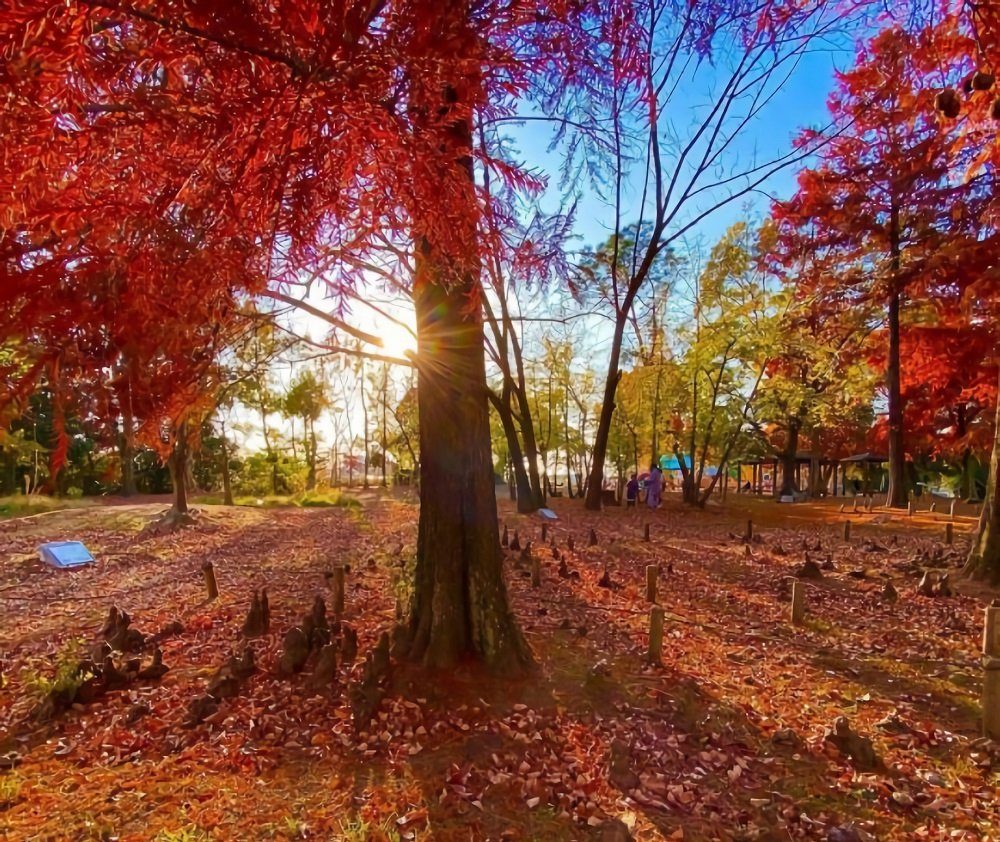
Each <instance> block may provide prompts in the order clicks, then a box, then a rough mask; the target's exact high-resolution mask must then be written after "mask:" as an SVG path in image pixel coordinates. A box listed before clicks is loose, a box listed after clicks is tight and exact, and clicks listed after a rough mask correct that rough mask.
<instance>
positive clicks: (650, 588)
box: [646, 564, 660, 602]
mask: <svg viewBox="0 0 1000 842" xmlns="http://www.w3.org/2000/svg"><path fill="white" fill-rule="evenodd" d="M659 575H660V571H659V569H658V568H657V566H656V565H655V564H647V565H646V602H656V579H657V577H658V576H659Z"/></svg>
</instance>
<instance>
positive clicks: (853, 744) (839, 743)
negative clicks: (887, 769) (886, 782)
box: [825, 716, 882, 772]
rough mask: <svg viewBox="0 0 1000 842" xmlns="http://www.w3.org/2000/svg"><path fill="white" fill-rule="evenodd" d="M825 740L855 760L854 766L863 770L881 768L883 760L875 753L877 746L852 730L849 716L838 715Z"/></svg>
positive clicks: (871, 770) (869, 770)
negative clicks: (848, 719)
mask: <svg viewBox="0 0 1000 842" xmlns="http://www.w3.org/2000/svg"><path fill="white" fill-rule="evenodd" d="M825 740H826V742H827V743H830V744H831V745H833V746H834V747H835V748H836V749H837V751H839V752H840V753H841V754H842V755H844V756H845V757H849V758H851V760H852V761H854V766H855V768H857V769H858V770H859V771H862V772H873V771H875V770H876V769H879V768H881V766H882V761H881V760H880V759H879V757H878V755H877V754H876V753H875V747H874V746H873V745H872V741H871V740H870V739H868V737H862V736H861V735H860V734H856V733H855V732H854V731H852V730H851V726H850V723H849V722H848V721H847V717H845V716H838V717H837V719H836V720H835V721H834V723H833V728H832V729H831V730H829V731H828V732H827V734H826V737H825Z"/></svg>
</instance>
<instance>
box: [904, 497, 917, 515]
mask: <svg viewBox="0 0 1000 842" xmlns="http://www.w3.org/2000/svg"><path fill="white" fill-rule="evenodd" d="M915 509H916V506H914V505H913V501H912V500H910V501H909V502H908V503H907V504H906V516H907V517H913V512H914V510H915Z"/></svg>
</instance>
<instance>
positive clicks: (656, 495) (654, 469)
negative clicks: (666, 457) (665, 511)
mask: <svg viewBox="0 0 1000 842" xmlns="http://www.w3.org/2000/svg"><path fill="white" fill-rule="evenodd" d="M662 489H663V473H662V472H661V471H660V468H659V466H658V465H650V467H649V477H647V479H646V505H647V506H649V508H651V509H658V508H660V492H661V491H662Z"/></svg>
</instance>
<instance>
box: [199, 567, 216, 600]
mask: <svg viewBox="0 0 1000 842" xmlns="http://www.w3.org/2000/svg"><path fill="white" fill-rule="evenodd" d="M201 573H202V575H203V576H204V577H205V591H206V592H207V594H208V601H209V602H212V600H215V599H218V598H219V586H218V583H217V582H216V581H215V565H213V564H212V562H210V561H206V562H205V563H204V564H203V565H202V566H201Z"/></svg>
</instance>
